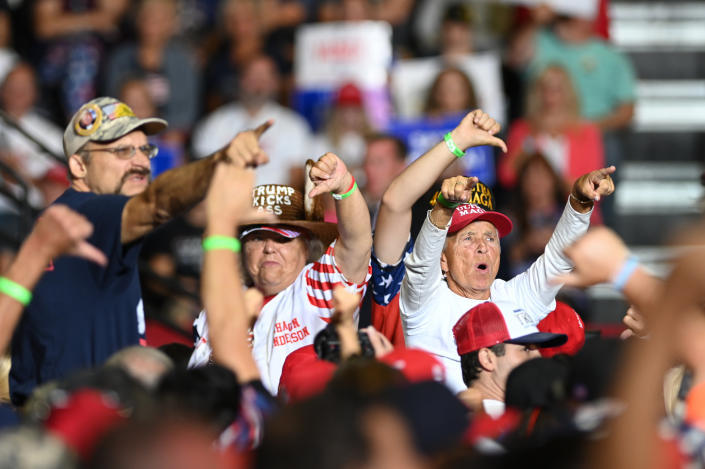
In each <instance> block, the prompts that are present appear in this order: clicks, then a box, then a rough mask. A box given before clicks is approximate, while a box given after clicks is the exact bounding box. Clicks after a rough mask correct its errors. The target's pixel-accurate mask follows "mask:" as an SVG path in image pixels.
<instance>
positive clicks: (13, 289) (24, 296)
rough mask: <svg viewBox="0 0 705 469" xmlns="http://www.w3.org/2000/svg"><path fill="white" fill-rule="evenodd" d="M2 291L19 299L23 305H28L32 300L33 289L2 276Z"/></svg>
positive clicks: (0, 283) (0, 284) (0, 279)
mask: <svg viewBox="0 0 705 469" xmlns="http://www.w3.org/2000/svg"><path fill="white" fill-rule="evenodd" d="M0 293H4V294H6V295H7V296H9V297H11V298H13V299H15V300H17V301H18V302H19V303H21V304H22V306H27V305H28V304H29V302H30V301H32V292H31V291H29V290H27V289H26V288H25V287H23V286H22V285H20V284H19V283H17V282H13V281H12V280H10V279H9V278H6V277H0Z"/></svg>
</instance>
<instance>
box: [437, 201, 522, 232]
mask: <svg viewBox="0 0 705 469" xmlns="http://www.w3.org/2000/svg"><path fill="white" fill-rule="evenodd" d="M474 221H487V222H490V223H492V224H493V225H494V227H495V228H497V232H498V233H499V237H500V238H503V237H504V236H507V235H508V234H509V233H510V232H511V231H512V221H511V220H510V219H509V217H507V216H506V215H504V214H502V213H499V212H489V211H487V210H485V209H483V208H482V207H480V206H479V205H476V204H462V205H459V206H458V207H456V209H455V210H454V211H453V218H452V219H451V222H450V228H448V234H453V233H457V232H458V231H460V230H462V229H463V228H465V227H466V226H468V225H469V224H470V223H472V222H474Z"/></svg>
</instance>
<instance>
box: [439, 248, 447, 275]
mask: <svg viewBox="0 0 705 469" xmlns="http://www.w3.org/2000/svg"><path fill="white" fill-rule="evenodd" d="M441 272H443V273H444V274H445V273H446V272H448V258H447V257H446V251H445V249H444V250H443V252H442V253H441Z"/></svg>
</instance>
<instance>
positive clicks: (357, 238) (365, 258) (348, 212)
mask: <svg viewBox="0 0 705 469" xmlns="http://www.w3.org/2000/svg"><path fill="white" fill-rule="evenodd" d="M310 178H311V180H312V181H313V183H314V184H315V187H314V188H313V189H312V190H311V192H310V193H309V196H310V197H315V196H316V195H318V194H322V193H324V192H331V193H332V194H333V198H335V199H336V200H335V211H336V213H337V215H338V233H339V236H338V241H337V243H336V245H335V263H336V264H337V265H338V268H340V271H341V272H342V273H343V275H345V278H346V279H347V280H348V281H350V282H355V283H361V282H364V281H365V279H366V278H367V270H368V266H369V263H370V253H371V251H372V227H371V224H370V213H369V212H368V210H367V204H366V203H365V199H364V198H363V197H362V194H361V193H360V191H359V190H358V189H357V183H355V179H354V178H353V176H352V174H350V172H349V171H348V169H347V168H346V167H345V163H343V161H342V160H341V159H340V158H338V157H337V156H336V155H334V154H333V153H326V154H325V155H323V156H322V157H321V158H320V159H319V160H318V161H317V162H316V163H315V164H314V165H313V167H311V171H310ZM336 196H337V197H336Z"/></svg>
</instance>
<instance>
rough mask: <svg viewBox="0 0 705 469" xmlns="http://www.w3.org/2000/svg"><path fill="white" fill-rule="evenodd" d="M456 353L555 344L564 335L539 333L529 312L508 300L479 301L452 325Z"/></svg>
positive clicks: (559, 342) (560, 342) (563, 337)
mask: <svg viewBox="0 0 705 469" xmlns="http://www.w3.org/2000/svg"><path fill="white" fill-rule="evenodd" d="M453 336H454V337H455V343H456V346H457V347H458V355H464V354H466V353H470V352H474V351H475V350H480V349H481V348H484V347H491V346H493V345H497V344H501V343H503V342H505V343H509V344H520V345H538V346H539V347H555V346H557V345H562V344H564V343H565V341H566V339H567V337H566V336H565V334H551V333H547V332H539V330H538V329H537V328H536V327H535V326H533V325H532V321H531V318H530V316H529V315H528V313H527V312H526V311H525V310H524V309H522V308H519V307H517V306H516V305H515V304H513V303H511V302H508V301H497V302H494V303H493V302H490V301H487V302H485V303H480V304H479V305H477V306H475V307H473V308H471V309H470V310H469V311H468V312H466V313H465V314H463V315H462V316H461V317H460V319H458V322H456V323H455V326H453Z"/></svg>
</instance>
